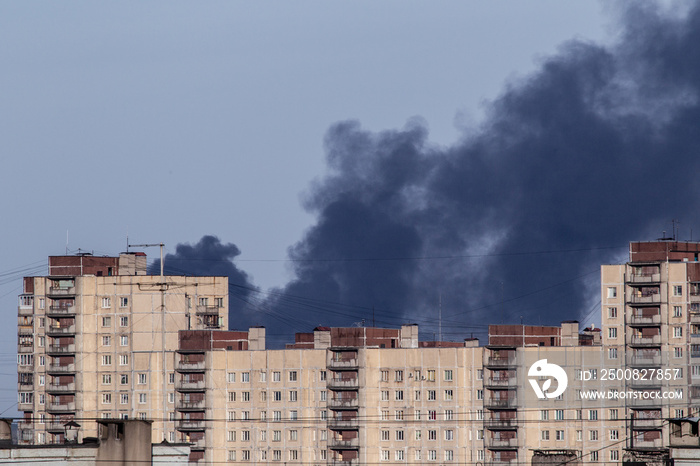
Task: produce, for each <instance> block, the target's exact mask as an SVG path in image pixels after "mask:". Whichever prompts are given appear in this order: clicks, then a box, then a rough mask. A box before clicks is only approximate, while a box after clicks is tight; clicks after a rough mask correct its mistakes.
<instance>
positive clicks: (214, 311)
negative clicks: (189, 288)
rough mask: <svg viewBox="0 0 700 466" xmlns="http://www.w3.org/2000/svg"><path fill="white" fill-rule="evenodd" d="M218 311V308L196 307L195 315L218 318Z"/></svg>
mask: <svg viewBox="0 0 700 466" xmlns="http://www.w3.org/2000/svg"><path fill="white" fill-rule="evenodd" d="M219 309H220V308H219V307H218V306H203V305H198V306H197V311H196V312H197V315H200V316H218V315H219Z"/></svg>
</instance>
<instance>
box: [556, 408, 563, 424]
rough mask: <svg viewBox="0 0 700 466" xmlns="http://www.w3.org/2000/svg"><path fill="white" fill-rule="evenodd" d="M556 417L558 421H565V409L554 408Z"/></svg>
mask: <svg viewBox="0 0 700 466" xmlns="http://www.w3.org/2000/svg"><path fill="white" fill-rule="evenodd" d="M554 419H556V420H557V421H563V420H564V410H563V409H556V410H554Z"/></svg>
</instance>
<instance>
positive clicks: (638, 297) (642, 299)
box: [628, 293, 661, 304]
mask: <svg viewBox="0 0 700 466" xmlns="http://www.w3.org/2000/svg"><path fill="white" fill-rule="evenodd" d="M628 302H629V303H631V304H659V303H661V294H660V293H654V294H637V293H631V294H630V296H629V301H628Z"/></svg>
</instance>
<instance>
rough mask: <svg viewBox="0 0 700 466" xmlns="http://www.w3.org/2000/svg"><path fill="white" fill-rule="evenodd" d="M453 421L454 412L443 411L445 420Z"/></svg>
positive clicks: (449, 410)
mask: <svg viewBox="0 0 700 466" xmlns="http://www.w3.org/2000/svg"><path fill="white" fill-rule="evenodd" d="M453 419H454V412H453V411H452V410H451V409H446V410H445V420H446V421H452V420H453Z"/></svg>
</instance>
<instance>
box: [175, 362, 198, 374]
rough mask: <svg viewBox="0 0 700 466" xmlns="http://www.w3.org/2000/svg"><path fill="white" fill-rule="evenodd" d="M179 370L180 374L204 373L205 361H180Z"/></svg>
mask: <svg viewBox="0 0 700 466" xmlns="http://www.w3.org/2000/svg"><path fill="white" fill-rule="evenodd" d="M177 370H178V372H202V371H204V361H197V362H187V361H180V362H179V363H177Z"/></svg>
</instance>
